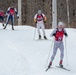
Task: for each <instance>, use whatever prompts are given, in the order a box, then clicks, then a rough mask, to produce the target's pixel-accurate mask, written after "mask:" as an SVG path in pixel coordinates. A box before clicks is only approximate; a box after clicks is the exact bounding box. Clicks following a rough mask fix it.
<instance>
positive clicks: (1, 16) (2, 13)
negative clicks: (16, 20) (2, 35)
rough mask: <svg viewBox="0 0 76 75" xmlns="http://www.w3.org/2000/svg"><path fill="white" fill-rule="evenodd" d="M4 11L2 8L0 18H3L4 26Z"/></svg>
mask: <svg viewBox="0 0 76 75" xmlns="http://www.w3.org/2000/svg"><path fill="white" fill-rule="evenodd" d="M4 16H5V14H4V11H2V10H0V19H1V20H2V26H4Z"/></svg>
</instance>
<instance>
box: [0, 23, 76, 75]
mask: <svg viewBox="0 0 76 75" xmlns="http://www.w3.org/2000/svg"><path fill="white" fill-rule="evenodd" d="M2 28H3V27H2V25H1V24H0V75H76V42H75V41H76V29H67V32H68V35H69V37H68V38H67V39H66V45H67V46H65V57H64V63H63V64H64V67H66V68H69V69H70V70H71V71H66V70H62V69H60V68H57V67H55V66H56V65H58V64H59V56H60V55H59V54H60V51H59V50H58V52H57V55H56V57H55V60H54V62H53V65H52V69H50V70H48V71H47V72H45V70H46V68H47V66H48V63H49V61H50V57H51V55H52V51H53V50H52V48H51V45H52V40H53V38H51V37H50V33H51V32H52V29H48V30H46V36H47V37H48V39H49V40H37V39H38V35H37V30H36V35H35V40H33V36H34V31H35V28H33V27H30V26H15V30H14V31H12V29H11V26H8V27H7V29H5V30H2ZM41 32H42V31H41ZM42 38H43V37H42ZM64 44H65V40H64ZM66 50H67V52H66ZM48 57H49V58H48ZM67 64H68V66H67Z"/></svg>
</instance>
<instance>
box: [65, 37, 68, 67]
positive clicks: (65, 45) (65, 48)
mask: <svg viewBox="0 0 76 75" xmlns="http://www.w3.org/2000/svg"><path fill="white" fill-rule="evenodd" d="M65 50H66V61H67V66H68V55H67V44H66V37H65Z"/></svg>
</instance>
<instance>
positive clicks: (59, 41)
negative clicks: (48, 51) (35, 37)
mask: <svg viewBox="0 0 76 75" xmlns="http://www.w3.org/2000/svg"><path fill="white" fill-rule="evenodd" d="M57 31H58V34H59V37H58V38H57V39H56V37H55V36H56V34H57ZM61 32H63V34H64V35H65V36H67V32H66V30H65V29H58V28H56V29H55V30H54V31H53V32H52V33H51V35H50V36H51V37H52V36H54V37H55V40H54V47H53V54H52V56H51V62H52V61H53V60H54V57H55V55H56V53H57V49H58V48H59V49H60V53H61V54H60V60H63V57H64V45H63V37H62V36H61V34H60V33H61ZM63 34H62V35H63Z"/></svg>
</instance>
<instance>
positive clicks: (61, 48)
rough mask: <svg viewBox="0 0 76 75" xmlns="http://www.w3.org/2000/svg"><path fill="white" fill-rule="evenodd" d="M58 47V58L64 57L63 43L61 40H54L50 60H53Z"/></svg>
mask: <svg viewBox="0 0 76 75" xmlns="http://www.w3.org/2000/svg"><path fill="white" fill-rule="evenodd" d="M58 48H59V49H60V53H61V54H60V60H63V57H64V45H63V41H55V42H54V47H53V54H52V56H51V62H52V61H53V60H54V57H55V55H56V53H57V49H58Z"/></svg>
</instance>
